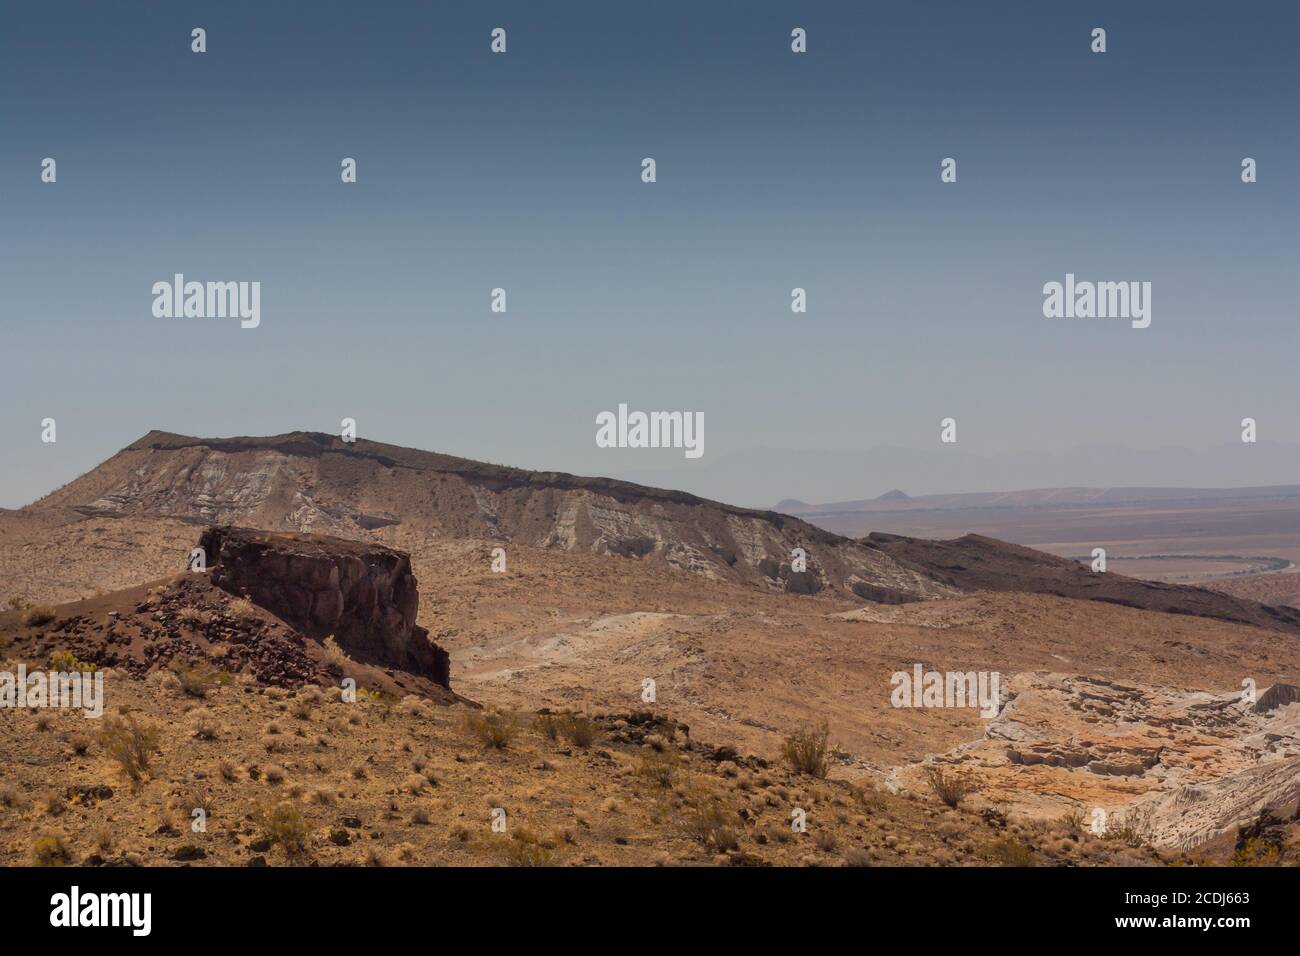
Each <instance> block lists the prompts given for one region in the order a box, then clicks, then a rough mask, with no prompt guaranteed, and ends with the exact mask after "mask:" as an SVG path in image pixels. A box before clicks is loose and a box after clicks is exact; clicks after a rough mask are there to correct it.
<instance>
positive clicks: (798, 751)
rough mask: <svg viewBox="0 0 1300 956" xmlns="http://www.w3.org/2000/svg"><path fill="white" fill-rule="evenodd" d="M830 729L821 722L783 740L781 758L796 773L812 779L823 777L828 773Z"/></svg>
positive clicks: (824, 722)
mask: <svg viewBox="0 0 1300 956" xmlns="http://www.w3.org/2000/svg"><path fill="white" fill-rule="evenodd" d="M829 739H830V727H829V726H828V725H827V723H826V721H824V720H823V721H822V722H821V723H819V724H817V725H816V726H815V727H805V728H803V729H802V730H799V731H796V732H795V733H793V734H791V735H790V736H789V737H786V738H785V743H784V744H783V745H782V746H781V756H782V757H784V758H785V760H786V762H787V763H788V764H790V766H791V767H792V768H793V769H794V770H795V772H797V773H806V774H808V775H809V776H812V777H819V778H822V777H825V776H826V775H827V774H828V773H829V772H830V760H829V758H828V756H827V755H828V754H829V752H830V745H829V743H828V741H829Z"/></svg>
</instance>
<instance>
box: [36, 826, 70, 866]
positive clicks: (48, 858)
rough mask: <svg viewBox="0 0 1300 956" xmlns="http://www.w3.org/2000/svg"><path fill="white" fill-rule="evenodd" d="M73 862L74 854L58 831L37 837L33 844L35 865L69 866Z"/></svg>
mask: <svg viewBox="0 0 1300 956" xmlns="http://www.w3.org/2000/svg"><path fill="white" fill-rule="evenodd" d="M71 862H72V854H71V853H69V852H68V846H67V844H66V843H64V842H63V837H61V836H59V835H58V834H57V833H47V834H45V835H44V836H41V837H37V838H36V842H35V843H33V844H32V865H33V866H67V865H68V864H69V863H71Z"/></svg>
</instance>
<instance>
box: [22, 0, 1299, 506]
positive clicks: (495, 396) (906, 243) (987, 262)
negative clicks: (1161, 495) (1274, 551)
mask: <svg viewBox="0 0 1300 956" xmlns="http://www.w3.org/2000/svg"><path fill="white" fill-rule="evenodd" d="M1297 10H1300V8H1297V6H1296V5H1295V4H1294V3H1282V2H1277V3H1243V2H1233V3H1229V2H1226V0H1224V2H1220V3H1215V4H1202V3H1190V2H1176V3H1175V2H1170V3H1159V2H1144V3H1133V2H1116V3H1088V4H1082V3H1069V4H1067V3H1044V2H1042V0H1026V2H988V3H978V4H976V3H971V2H969V0H958V2H947V3H945V2H926V3H920V2H902V0H899V2H878V3H860V2H854V3H818V2H793V0H786V2H780V3H766V2H754V0H746V2H735V3H730V2H708V3H700V2H691V3H688V2H680V3H678V2H656V3H652V4H634V3H630V2H629V3H611V2H608V0H607V2H593V3H577V2H564V3H560V2H553V3H538V2H521V3H490V2H474V3H471V2H458V3H445V4H443V3H439V4H430V3H380V4H360V3H346V4H344V3H333V2H313V3H312V4H310V5H306V4H296V5H289V4H268V3H265V2H231V0H226V2H222V3H220V4H212V3H203V4H198V3H181V2H169V3H165V4H163V3H156V2H149V3H141V2H125V0H115V2H113V3H103V2H85V3H65V2H58V3H54V2H45V3H36V2H17V3H10V4H6V5H5V7H4V11H3V13H0V90H2V91H3V92H0V117H2V118H3V122H2V125H0V288H2V289H3V295H2V296H0V321H2V331H3V342H4V363H3V374H2V375H0V428H3V434H4V436H5V441H4V444H3V448H4V452H3V454H4V459H3V462H4V467H3V471H2V472H0V505H3V506H10V507H13V506H18V505H21V504H24V503H26V502H29V501H31V500H33V499H34V498H36V497H38V496H39V495H41V494H44V493H46V492H48V491H50V490H52V489H53V488H54V487H56V486H57V485H59V484H61V483H63V482H66V481H68V480H70V479H71V478H73V477H75V476H76V475H77V474H79V473H81V472H83V471H85V470H87V469H89V468H91V467H93V466H94V465H95V464H96V463H97V462H98V461H100V460H102V459H103V458H105V457H107V456H108V455H110V454H112V453H113V452H114V451H116V450H117V449H119V448H120V447H122V446H123V445H125V444H127V443H129V442H131V441H133V440H134V439H136V438H138V437H139V436H141V435H142V434H144V433H145V432H146V431H148V430H149V429H151V428H160V429H166V430H169V431H176V432H182V433H187V434H199V435H239V434H270V433H275V432H282V431H289V430H294V429H309V430H318V431H327V432H337V430H338V427H339V421H340V419H342V418H343V417H345V416H350V417H353V418H355V419H356V420H357V422H358V428H359V432H360V434H361V436H363V437H368V438H374V439H377V440H381V441H388V442H393V443H396V444H402V445H409V446H414V447H421V448H428V449H433V450H438V451H444V452H449V453H453V454H459V455H465V456H467V457H471V458H479V459H485V460H489V461H496V462H502V463H507V464H514V465H520V466H524V467H532V468H548V469H560V470H566V471H573V472H578V473H601V474H633V473H636V472H639V471H644V470H651V469H652V470H655V471H657V472H658V471H664V472H666V473H667V477H666V478H665V479H664V481H665V482H668V483H673V484H676V485H678V486H681V487H688V488H690V487H692V486H693V484H696V481H695V478H694V477H693V472H692V469H693V468H697V469H707V468H710V467H714V468H716V465H717V463H718V462H719V461H720V460H724V459H726V458H727V456H735V455H743V454H744V453H747V451H748V450H750V449H755V448H767V449H773V448H775V449H821V450H827V451H830V452H837V453H859V452H862V451H863V450H865V449H871V448H873V447H877V446H897V447H902V448H911V449H918V450H934V449H936V448H938V447H939V446H938V439H939V420H940V419H941V418H943V417H945V416H952V417H954V418H956V419H957V422H958V446H957V447H958V449H960V451H961V452H962V453H963V455H965V456H972V455H976V456H985V455H993V456H996V455H999V454H1009V455H1016V454H1021V453H1027V452H1035V451H1043V450H1061V449H1067V448H1073V447H1076V446H1087V445H1095V444H1116V445H1122V446H1128V447H1131V448H1134V449H1153V448H1159V447H1164V446H1169V445H1179V446H1185V447H1188V448H1192V449H1204V448H1209V447H1211V446H1220V445H1224V444H1225V443H1232V442H1235V441H1236V438H1237V434H1238V432H1239V423H1240V421H1241V419H1242V418H1243V417H1246V416H1251V417H1254V418H1256V419H1257V420H1258V422H1259V429H1260V437H1261V440H1264V439H1267V440H1271V441H1281V442H1291V443H1294V442H1297V441H1300V426H1298V425H1297V421H1296V416H1297V398H1300V387H1298V386H1297V376H1296V371H1295V369H1296V358H1297V346H1300V334H1298V333H1297V309H1298V306H1300V301H1298V300H1300V295H1298V294H1297V287H1296V277H1297V274H1298V273H1300V269H1298V268H1297V252H1298V251H1300V243H1297V228H1300V227H1298V225H1297V224H1298V223H1300V219H1298V218H1297V214H1298V213H1300V202H1297V200H1298V199H1300V123H1298V122H1297V111H1296V106H1297V103H1298V102H1300V83H1298V82H1297V80H1298V79H1300V57H1297V56H1296V52H1295V42H1296V40H1295V38H1296V36H1297V34H1298V32H1300V12H1297ZM1085 11H1086V12H1085ZM196 26H202V27H204V28H205V29H206V30H207V35H208V52H207V53H205V54H195V53H192V52H191V50H190V42H191V41H190V31H191V28H193V27H196ZM498 26H500V27H504V28H505V29H506V30H507V36H508V48H507V49H508V52H507V53H506V54H504V55H493V54H492V53H491V52H490V50H489V32H490V31H491V29H492V28H494V27H498ZM796 26H799V27H803V28H805V29H806V30H807V33H808V53H806V54H803V55H796V54H793V53H792V52H791V51H790V31H791V29H792V28H793V27H796ZM1098 26H1100V27H1104V28H1106V30H1107V43H1108V51H1107V52H1106V53H1105V54H1100V55H1098V54H1093V53H1092V52H1090V49H1089V46H1090V31H1091V30H1092V28H1093V27H1098ZM647 156H649V157H654V158H655V160H656V162H657V173H658V181H657V182H656V183H654V184H649V185H648V184H644V183H642V182H641V179H640V172H641V165H640V164H641V160H642V158H643V157H647ZM1247 156H1249V157H1253V158H1255V159H1256V160H1257V161H1258V175H1259V181H1258V182H1257V183H1254V184H1251V185H1245V184H1243V183H1242V182H1241V178H1240V163H1241V160H1242V158H1243V157H1247ZM45 157H53V158H55V159H56V161H57V164H58V166H57V171H58V181H57V183H54V184H45V183H42V182H41V181H40V164H41V160H42V159H43V158H45ZM343 157H354V158H356V160H357V162H358V173H359V181H358V182H357V183H356V184H350V185H344V184H343V183H341V182H340V175H339V173H340V161H341V160H342V158H343ZM944 157H954V158H955V159H956V160H957V163H958V178H957V182H956V183H953V184H944V183H941V182H940V180H939V163H940V160H942V159H943V158H944ZM177 272H181V273H184V274H185V276H186V277H187V278H188V279H197V280H201V281H206V280H244V281H259V282H260V283H261V290H262V291H261V325H260V326H259V327H258V328H256V329H241V328H240V327H239V324H238V322H237V321H236V320H230V319H184V318H174V319H167V318H156V317H154V315H153V313H152V311H151V305H152V302H153V296H152V293H151V287H152V285H153V283H155V282H157V281H162V280H170V279H171V277H172V275H173V274H174V273H177ZM1067 272H1072V273H1074V274H1076V275H1077V276H1078V277H1079V278H1081V279H1095V280H1116V281H1118V280H1138V281H1149V282H1151V284H1152V323H1151V326H1150V328H1147V329H1142V330H1136V329H1133V328H1131V327H1130V325H1129V323H1128V322H1127V321H1124V320H1117V319H1104V320H1103V319H1092V320H1087V319H1073V320H1071V319H1047V318H1044V316H1043V312H1042V305H1043V294H1042V287H1043V284H1044V283H1045V282H1048V281H1053V280H1056V281H1061V280H1063V279H1064V276H1065V274H1066V273H1067ZM795 286H800V287H804V288H806V289H807V292H808V302H809V311H808V313H807V314H806V315H795V314H792V313H791V311H790V290H791V289H792V288H793V287H795ZM494 287H503V288H505V289H506V291H507V296H508V312H507V313H506V314H504V315H498V314H493V313H492V312H490V311H489V294H490V290H491V289H492V288H494ZM620 402H625V403H627V404H628V405H630V406H631V407H632V408H633V409H643V410H647V411H649V410H683V411H699V412H703V414H704V417H705V421H706V427H705V455H704V457H703V458H702V459H699V460H697V461H688V460H686V459H685V458H684V456H683V455H682V453H681V452H680V451H673V452H659V451H648V450H647V451H620V450H605V449H599V448H597V447H596V444H595V440H594V436H595V431H596V428H595V416H596V413H597V412H599V411H602V410H613V409H615V408H617V406H618V404H619V403H620ZM46 417H52V418H54V419H56V421H57V423H58V441H57V443H56V444H54V445H48V444H43V443H42V442H41V440H40V438H41V428H40V423H41V420H42V419H43V418H46ZM1238 444H1239V443H1238ZM964 460H966V459H965V458H960V459H959V458H956V457H954V459H953V463H954V465H953V467H952V468H951V469H950V470H947V469H943V468H939V469H937V470H935V469H932V470H931V472H930V476H929V477H930V479H931V481H930V483H929V487H927V488H925V489H923V490H925V491H966V490H985V489H979V488H970V487H968V486H967V483H968V482H969V481H970V480H972V479H971V477H970V476H969V475H968V474H966V473H964V472H963V468H962V467H961V465H960V462H961V461H964ZM936 471H937V472H938V473H937V474H936ZM674 476H676V477H674ZM1069 477H1070V476H1069V475H1068V474H1065V475H1063V476H1062V478H1061V480H1060V482H1059V483H1062V484H1069V483H1072V482H1070V481H1069ZM731 480H732V481H733V483H734V487H733V486H732V485H729V486H728V487H727V488H723V489H718V488H714V487H710V489H709V490H710V491H711V492H712V493H714V494H717V495H719V496H724V497H728V498H730V499H732V500H735V501H738V502H742V503H758V500H756V499H760V500H761V499H766V498H767V497H768V494H769V490H768V489H767V488H766V487H765V486H763V487H761V488H760V485H759V484H758V483H757V482H753V483H751V482H748V481H747V479H746V476H745V473H744V470H743V469H741V470H738V471H737V473H736V475H735V476H734V478H733V479H731ZM1273 480H1274V481H1276V482H1278V483H1282V482H1289V481H1296V480H1300V477H1298V476H1297V475H1295V474H1287V475H1283V474H1279V475H1277V476H1275V477H1274V479H1273ZM793 483H794V484H795V485H796V486H795V487H789V488H788V490H786V491H785V493H786V494H789V495H792V496H805V495H807V496H809V497H812V496H813V494H814V493H813V492H808V491H806V490H805V489H803V488H801V487H798V486H797V485H798V481H797V479H795V480H793ZM890 483H891V484H892V483H893V482H890ZM1012 483H1014V482H1012ZM1112 483H1114V484H1127V483H1132V482H1131V480H1129V479H1127V478H1126V476H1124V475H1122V474H1117V475H1115V480H1114V481H1113V482H1112ZM1184 483H1185V484H1192V485H1194V484H1197V483H1198V481H1197V476H1195V475H1188V476H1186V481H1185V482H1184ZM1203 483H1204V482H1203ZM862 486H863V487H862V493H863V494H866V493H878V491H880V490H884V489H883V488H879V487H876V482H875V481H874V480H873V479H872V476H870V475H864V476H862ZM819 487H820V486H819ZM849 496H850V494H845V495H844V497H849Z"/></svg>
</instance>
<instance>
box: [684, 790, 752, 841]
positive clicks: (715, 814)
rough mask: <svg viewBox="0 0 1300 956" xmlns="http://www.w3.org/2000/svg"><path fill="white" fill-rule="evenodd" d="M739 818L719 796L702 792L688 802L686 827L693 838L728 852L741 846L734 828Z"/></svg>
mask: <svg viewBox="0 0 1300 956" xmlns="http://www.w3.org/2000/svg"><path fill="white" fill-rule="evenodd" d="M737 819H738V817H737V816H736V814H735V813H733V812H732V811H730V810H728V809H727V807H726V806H725V805H724V804H723V803H722V801H721V800H719V799H718V798H717V797H714V796H712V795H709V794H702V795H697V796H695V797H694V798H693V799H692V800H691V801H690V802H689V803H688V805H687V808H686V819H685V825H684V829H685V831H686V834H687V835H688V836H689V837H691V838H692V839H694V840H698V841H699V842H700V843H703V844H704V845H705V846H712V847H714V848H715V849H717V850H718V852H720V853H726V852H727V851H728V850H734V849H736V848H737V847H738V846H740V839H739V837H737V835H736V831H735V829H734V827H735V825H736V821H737Z"/></svg>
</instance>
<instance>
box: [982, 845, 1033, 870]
mask: <svg viewBox="0 0 1300 956" xmlns="http://www.w3.org/2000/svg"><path fill="white" fill-rule="evenodd" d="M989 850H990V852H991V853H992V854H993V856H994V857H995V858H996V859H997V860H998V862H1000V863H1001V864H1002V865H1003V866H1033V865H1034V856H1033V854H1032V853H1030V852H1029V847H1027V846H1025V845H1024V844H1023V843H1020V842H1019V841H1017V840H998V841H997V842H996V843H994V844H993V846H991V847H990V848H989Z"/></svg>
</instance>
